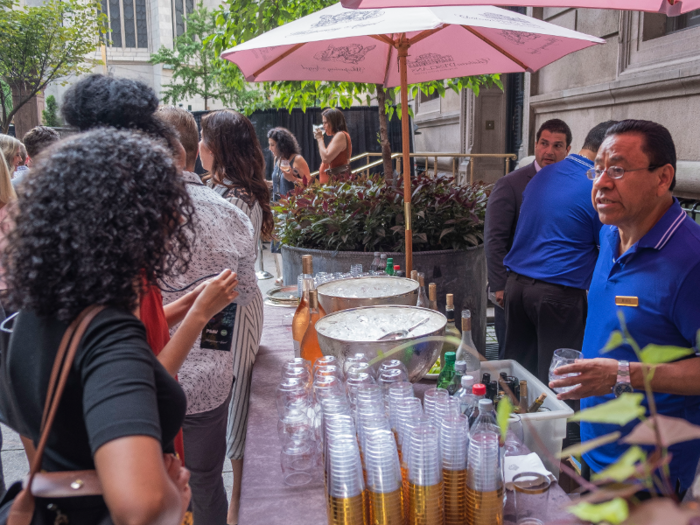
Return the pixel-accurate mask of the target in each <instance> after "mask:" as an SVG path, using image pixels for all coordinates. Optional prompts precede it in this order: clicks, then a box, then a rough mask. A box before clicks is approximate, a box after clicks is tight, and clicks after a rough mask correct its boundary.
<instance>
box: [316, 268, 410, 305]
mask: <svg viewBox="0 0 700 525" xmlns="http://www.w3.org/2000/svg"><path fill="white" fill-rule="evenodd" d="M418 287H419V284H418V282H417V281H414V280H413V279H407V278H406V277H393V276H390V275H369V276H365V277H348V278H346V279H338V280H335V281H331V282H328V283H323V284H321V285H319V286H318V288H317V290H318V300H319V302H320V303H321V306H323V309H324V310H325V311H326V313H328V314H329V313H332V312H338V311H340V310H347V309H348V308H358V307H360V306H376V305H382V304H403V305H409V306H415V305H416V302H417V301H418Z"/></svg>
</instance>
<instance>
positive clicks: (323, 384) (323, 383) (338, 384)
mask: <svg viewBox="0 0 700 525" xmlns="http://www.w3.org/2000/svg"><path fill="white" fill-rule="evenodd" d="M314 395H315V397H316V401H317V402H318V403H320V402H321V400H322V399H323V398H324V397H327V396H333V397H337V396H343V397H344V396H345V387H344V385H343V382H342V381H341V380H340V379H338V378H337V377H335V376H332V375H331V376H321V377H319V378H318V379H316V380H315V381H314Z"/></svg>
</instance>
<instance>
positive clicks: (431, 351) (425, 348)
mask: <svg viewBox="0 0 700 525" xmlns="http://www.w3.org/2000/svg"><path fill="white" fill-rule="evenodd" d="M376 309H392V310H393V309H396V310H410V311H412V312H413V311H422V312H425V313H426V314H427V315H430V316H433V317H435V318H436V320H437V323H438V324H439V326H440V327H439V328H438V329H437V330H431V331H430V332H428V333H421V332H420V330H417V332H418V333H421V335H417V336H415V335H412V334H409V335H408V337H405V338H403V339H398V340H393V341H376V340H374V341H349V340H343V339H336V338H333V337H328V336H327V335H324V333H323V332H324V326H327V325H328V323H329V322H334V321H335V322H341V323H342V322H343V317H344V316H347V315H348V314H349V313H350V312H359V311H364V312H367V315H368V316H370V317H371V314H372V310H376ZM446 324H447V318H446V317H445V316H444V315H442V314H441V313H440V312H436V311H435V310H430V309H428V308H419V307H417V306H404V305H382V306H365V307H361V308H353V309H350V310H343V311H340V312H335V313H332V314H328V315H326V316H325V317H323V318H321V319H320V320H319V321H318V322H317V323H316V331H317V333H318V342H319V344H320V345H321V351H322V352H323V354H324V355H334V356H335V357H337V358H338V360H339V361H340V366H343V364H344V363H345V359H346V358H347V357H350V356H353V355H355V354H356V353H358V352H362V353H364V354H365V355H366V356H367V359H368V360H369V361H370V362H371V363H372V365H373V366H374V367H375V369H378V368H379V366H380V365H381V363H382V361H384V360H385V359H399V360H400V361H402V362H403V363H404V364H405V365H406V368H407V369H408V379H409V381H411V382H413V383H415V382H416V381H420V380H421V379H422V378H423V376H424V375H425V374H426V373H427V372H428V370H430V367H431V366H432V365H433V363H435V361H436V360H437V358H438V356H439V355H440V350H441V349H442V341H422V342H417V343H416V344H414V345H411V346H409V347H407V348H405V349H403V350H400V351H398V352H391V350H392V349H394V348H396V347H397V346H399V345H402V344H404V343H408V342H411V341H415V340H416V339H421V338H423V337H426V336H443V335H445V325H446ZM380 355H381V356H383V358H382V359H377V357H378V356H380Z"/></svg>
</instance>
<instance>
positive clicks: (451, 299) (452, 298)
mask: <svg viewBox="0 0 700 525" xmlns="http://www.w3.org/2000/svg"><path fill="white" fill-rule="evenodd" d="M445 299H446V301H447V307H448V308H454V307H455V296H454V295H452V294H451V293H448V294H447V296H446V297H445Z"/></svg>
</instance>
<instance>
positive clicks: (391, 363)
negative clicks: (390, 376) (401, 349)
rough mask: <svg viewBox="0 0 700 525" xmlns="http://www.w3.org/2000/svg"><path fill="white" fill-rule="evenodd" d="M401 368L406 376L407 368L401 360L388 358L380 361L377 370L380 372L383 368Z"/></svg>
mask: <svg viewBox="0 0 700 525" xmlns="http://www.w3.org/2000/svg"><path fill="white" fill-rule="evenodd" d="M394 369H396V370H401V371H402V372H403V373H404V374H406V377H408V368H406V365H405V364H403V363H402V362H401V361H399V360H398V359H389V360H387V361H382V364H381V365H379V372H380V373H381V372H382V371H384V370H394Z"/></svg>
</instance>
